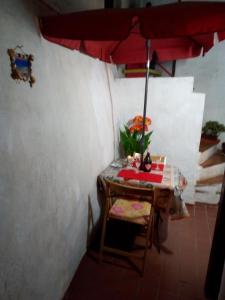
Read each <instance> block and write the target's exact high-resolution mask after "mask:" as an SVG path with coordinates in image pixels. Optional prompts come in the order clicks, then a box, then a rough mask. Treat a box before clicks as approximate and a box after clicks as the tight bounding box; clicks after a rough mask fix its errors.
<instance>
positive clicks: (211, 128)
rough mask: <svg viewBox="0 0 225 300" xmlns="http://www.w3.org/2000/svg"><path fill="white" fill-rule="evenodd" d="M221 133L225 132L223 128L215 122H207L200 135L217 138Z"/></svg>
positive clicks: (224, 127)
mask: <svg viewBox="0 0 225 300" xmlns="http://www.w3.org/2000/svg"><path fill="white" fill-rule="evenodd" d="M221 132H225V126H224V125H223V124H220V123H219V122H217V121H208V122H206V123H205V125H204V126H203V128H202V133H203V134H205V135H209V136H214V137H218V136H219V135H220V133H221Z"/></svg>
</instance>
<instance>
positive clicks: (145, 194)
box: [105, 179, 155, 205]
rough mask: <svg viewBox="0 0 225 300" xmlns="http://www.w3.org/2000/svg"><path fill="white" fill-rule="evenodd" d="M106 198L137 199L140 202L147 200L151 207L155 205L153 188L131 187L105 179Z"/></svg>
mask: <svg viewBox="0 0 225 300" xmlns="http://www.w3.org/2000/svg"><path fill="white" fill-rule="evenodd" d="M105 184H106V196H107V197H114V196H126V197H128V198H132V197H135V198H138V199H140V200H145V201H146V200H147V201H149V202H151V203H152V204H153V205H154V204H155V188H154V187H138V186H132V185H125V184H122V183H117V182H113V181H110V180H108V179H105Z"/></svg>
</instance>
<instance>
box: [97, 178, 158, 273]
mask: <svg viewBox="0 0 225 300" xmlns="http://www.w3.org/2000/svg"><path fill="white" fill-rule="evenodd" d="M105 191H106V202H105V208H104V217H103V226H102V234H101V243H100V252H99V261H100V262H101V261H102V256H103V252H104V251H106V252H111V253H115V254H119V255H122V256H125V257H135V258H140V259H142V268H141V272H140V273H141V275H143V274H144V269H145V262H146V256H147V252H148V248H149V247H151V246H152V242H153V230H154V204H155V191H154V188H142V187H135V186H125V185H123V184H120V183H115V182H112V181H109V180H105ZM110 219H118V220H122V221H124V222H131V223H135V224H138V225H139V226H141V229H143V230H142V236H143V238H144V241H145V243H144V247H142V248H143V251H141V252H143V254H141V255H140V253H139V254H137V253H132V252H131V251H124V250H121V249H118V248H115V247H110V246H107V245H106V244H105V235H106V227H107V222H108V221H109V220H110Z"/></svg>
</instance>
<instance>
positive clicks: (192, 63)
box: [176, 42, 225, 141]
mask: <svg viewBox="0 0 225 300" xmlns="http://www.w3.org/2000/svg"><path fill="white" fill-rule="evenodd" d="M224 51H225V42H221V43H217V44H216V45H215V46H214V47H213V48H212V49H211V50H210V51H209V52H208V53H207V54H206V55H205V56H204V57H197V58H194V59H190V60H185V61H178V62H177V68H176V76H194V78H195V82H194V90H195V92H200V93H205V94H206V100H205V109H204V119H203V122H204V123H205V122H206V121H208V120H216V121H219V122H220V123H223V124H224V125H225V58H224ZM220 138H221V140H222V141H225V133H223V134H221V136H220Z"/></svg>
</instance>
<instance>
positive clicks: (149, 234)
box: [141, 214, 153, 276]
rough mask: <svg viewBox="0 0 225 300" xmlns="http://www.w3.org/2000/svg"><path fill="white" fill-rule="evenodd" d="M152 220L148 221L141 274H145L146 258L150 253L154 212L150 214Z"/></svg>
mask: <svg viewBox="0 0 225 300" xmlns="http://www.w3.org/2000/svg"><path fill="white" fill-rule="evenodd" d="M150 218H151V219H150V221H149V223H148V228H147V232H146V239H145V250H144V257H143V265H142V272H141V276H143V275H144V271H145V264H146V258H147V254H148V248H149V247H148V245H149V239H150V236H151V234H152V225H153V223H152V221H153V219H152V218H153V214H152V215H151V216H150Z"/></svg>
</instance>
